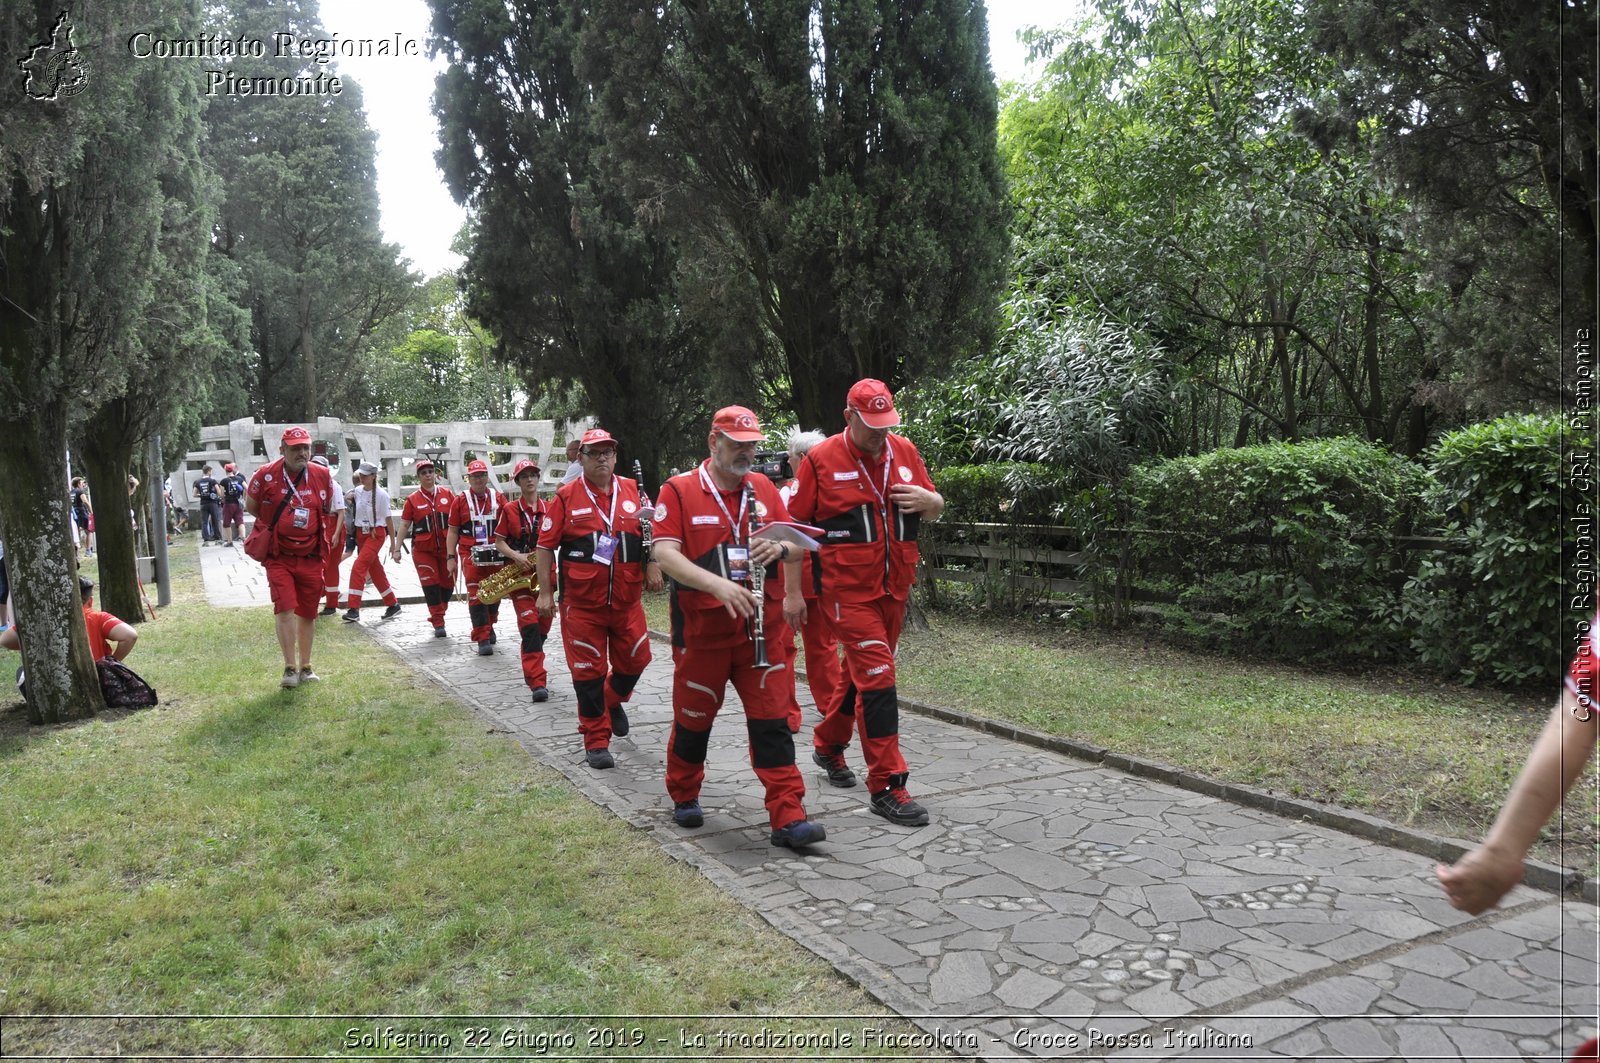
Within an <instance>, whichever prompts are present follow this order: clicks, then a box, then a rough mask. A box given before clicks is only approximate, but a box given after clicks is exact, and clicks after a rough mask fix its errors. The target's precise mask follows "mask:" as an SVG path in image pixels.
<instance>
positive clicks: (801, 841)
mask: <svg viewBox="0 0 1600 1063" xmlns="http://www.w3.org/2000/svg"><path fill="white" fill-rule="evenodd" d="M827 837H828V832H827V831H825V830H823V829H822V824H820V823H812V822H810V821H809V820H804V819H797V820H795V821H794V822H793V823H791V824H789V825H788V826H787V827H781V828H779V829H778V830H775V831H773V832H772V844H773V845H785V846H788V847H789V848H790V849H798V848H800V847H801V846H804V845H811V844H814V843H816V842H820V841H822V840H824V839H826V838H827Z"/></svg>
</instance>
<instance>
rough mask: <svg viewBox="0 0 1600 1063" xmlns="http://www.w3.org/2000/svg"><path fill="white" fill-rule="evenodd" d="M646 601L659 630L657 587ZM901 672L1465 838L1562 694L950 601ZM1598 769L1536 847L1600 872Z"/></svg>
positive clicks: (901, 676)
mask: <svg viewBox="0 0 1600 1063" xmlns="http://www.w3.org/2000/svg"><path fill="white" fill-rule="evenodd" d="M647 609H648V611H649V612H650V617H651V624H652V626H653V627H656V628H657V630H664V629H665V624H666V622H667V621H666V613H667V610H666V604H665V596H657V597H654V598H652V599H651V600H650V601H649V602H648V604H647ZM801 667H802V668H803V667H804V661H803V660H802V662H801ZM896 675H897V678H898V680H899V689H900V692H901V694H902V695H904V696H906V697H908V698H913V699H917V700H920V701H925V702H928V703H931V704H937V705H943V706H947V707H949V708H954V709H960V710H963V711H965V712H969V713H972V714H974V715H977V716H983V717H987V718H991V719H998V720H1008V721H1011V722H1014V723H1017V724H1020V725H1022V726H1025V727H1027V728H1029V729H1031V730H1035V731H1039V732H1042V733H1045V734H1050V735H1061V736H1065V737H1070V738H1073V739H1077V740H1080V741H1084V742H1088V743H1092V744H1096V745H1101V746H1105V747H1107V748H1109V749H1111V750H1113V751H1115V752H1118V753H1125V754H1130V755H1135V756H1143V757H1148V758H1151V759H1154V760H1159V761H1164V762H1166V763H1169V764H1173V765H1176V766H1179V767H1183V768H1187V769H1190V770H1192V771H1196V772H1199V773H1201V774H1203V775H1206V776H1209V777H1211V778H1214V779H1218V780H1222V781H1225V782H1236V783H1247V784H1250V785H1254V786H1260V787H1263V788H1266V789H1271V790H1274V791H1277V792H1279V793H1284V794H1289V795H1293V796H1296V797H1304V798H1310V799H1313V800H1318V801H1324V802H1329V803H1332V804H1337V805H1342V806H1345V807H1347V808H1353V809H1358V810H1360V811H1364V812H1367V813H1371V814H1374V815H1378V816H1382V817H1384V818H1386V819H1390V820H1392V821H1395V822H1398V823H1404V824H1408V825H1412V826H1415V827H1418V828H1421V829H1424V830H1428V831H1432V832H1434V833H1439V834H1445V835H1449V836H1453V837H1459V838H1464V839H1469V840H1471V839H1475V838H1478V837H1481V836H1482V834H1483V832H1484V831H1485V830H1486V829H1487V828H1488V826H1489V824H1490V823H1491V822H1492V821H1493V819H1494V817H1495V815H1496V813H1497V812H1498V811H1499V809H1500V804H1501V802H1502V801H1503V800H1504V798H1505V794H1506V791H1507V790H1508V789H1509V787H1510V785H1511V781H1512V779H1514V778H1515V777H1516V774H1517V772H1518V771H1519V770H1520V769H1521V767H1522V762H1523V759H1524V758H1525V757H1526V755H1527V752H1528V749H1529V747H1530V746H1531V745H1532V743H1533V739H1534V737H1535V736H1536V735H1537V734H1538V732H1539V730H1540V728H1541V727H1543V725H1544V721H1545V718H1546V716H1547V715H1548V714H1549V711H1550V706H1551V705H1552V704H1554V701H1555V697H1556V691H1555V690H1551V691H1549V692H1548V696H1544V695H1541V696H1538V697H1529V696H1527V695H1518V694H1514V693H1507V692H1504V691H1495V690H1479V689H1473V688H1468V687H1463V686H1460V685H1458V684H1452V683H1448V682H1446V681H1444V680H1442V679H1430V678H1427V677H1425V676H1420V675H1417V674H1411V673H1406V672H1402V671H1398V670H1378V671H1373V672H1370V673H1368V674H1365V675H1351V674H1338V673H1330V672H1328V671H1324V670H1316V669H1310V668H1296V667H1293V666H1290V665H1284V664H1274V663H1269V662H1259V661H1241V660H1236V659H1233V658H1229V657H1224V656H1221V655H1210V654H1201V653H1195V652H1190V651H1185V650H1182V649H1178V648H1175V647H1173V646H1172V645H1170V644H1168V643H1166V642H1164V641H1162V640H1161V639H1160V638H1159V637H1158V636H1154V635H1152V634H1150V633H1148V632H1142V631H1139V630H1137V629H1136V630H1134V631H1131V632H1128V633H1120V634H1110V633H1101V632H1097V631H1081V630H1077V629H1074V628H1071V627H1067V626H1064V625H1060V624H1043V623H1029V622H1023V621H1007V620H1002V619H997V618H995V617H992V616H984V615H981V614H977V613H968V612H962V611H960V610H959V609H956V608H951V609H948V610H946V611H943V612H935V613H933V614H931V615H930V616H929V630H927V631H912V630H910V629H909V627H908V629H907V630H906V631H905V633H904V634H903V635H902V637H901V641H900V652H899V658H898V661H897V663H896ZM902 726H915V724H910V725H906V724H902ZM1597 768H1600V764H1597V765H1595V766H1592V767H1591V770H1590V771H1588V772H1587V773H1586V776H1585V778H1584V779H1583V780H1581V781H1580V782H1579V784H1578V785H1577V786H1575V787H1574V788H1573V791H1572V793H1571V794H1570V795H1569V796H1568V799H1567V802H1566V805H1565V807H1564V808H1563V810H1562V813H1561V815H1560V816H1559V817H1558V818H1557V819H1555V820H1553V821H1552V823H1551V825H1550V827H1549V828H1547V829H1546V831H1545V834H1544V837H1543V839H1542V841H1541V843H1540V845H1539V846H1538V848H1537V850H1536V851H1535V854H1534V855H1535V856H1537V857H1539V858H1540V859H1543V860H1548V861H1551V862H1552V863H1558V864H1565V865H1567V866H1570V867H1573V868H1575V869H1578V870H1581V871H1583V872H1585V873H1586V874H1591V875H1592V874H1594V873H1595V872H1596V871H1597V870H1600V852H1597V846H1600V830H1597V815H1596V810H1597V809H1600V788H1597V785H1596V784H1597V780H1600V771H1597V770H1596V769H1597ZM911 769H912V772H913V775H914V774H915V771H916V765H915V764H912V765H911ZM913 785H914V784H913Z"/></svg>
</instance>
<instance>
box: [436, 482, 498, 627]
mask: <svg viewBox="0 0 1600 1063" xmlns="http://www.w3.org/2000/svg"><path fill="white" fill-rule="evenodd" d="M503 501H504V500H503V499H501V497H500V492H499V491H492V490H490V489H489V466H488V464H487V463H485V462H483V461H481V460H479V461H473V462H470V463H469V464H468V465H467V489H466V490H465V491H463V492H461V493H460V494H459V495H457V496H456V498H455V501H454V502H453V503H451V506H450V530H449V532H448V534H447V539H446V542H445V564H446V565H447V566H449V568H448V571H447V572H446V575H448V576H449V577H450V586H451V587H454V586H455V582H456V573H457V572H458V571H459V572H460V573H461V574H462V575H463V576H464V577H466V581H467V615H468V616H470V617H471V618H472V641H473V642H475V643H477V645H478V654H479V656H482V657H488V656H490V655H492V654H493V653H494V642H495V635H494V623H495V621H496V620H499V619H500V603H499V602H495V603H494V604H493V605H484V604H482V603H481V602H479V601H478V581H479V580H480V579H482V578H483V577H485V576H487V575H488V574H489V573H491V572H493V571H495V570H496V569H498V568H500V565H498V564H495V563H492V562H491V563H488V564H483V565H480V564H478V563H477V562H475V561H473V559H472V553H473V551H474V550H479V551H483V552H484V553H490V552H494V529H495V526H496V525H497V524H499V523H500V507H501V504H502V502H503Z"/></svg>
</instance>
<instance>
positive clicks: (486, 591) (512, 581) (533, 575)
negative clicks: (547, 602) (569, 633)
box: [478, 565, 539, 605]
mask: <svg viewBox="0 0 1600 1063" xmlns="http://www.w3.org/2000/svg"><path fill="white" fill-rule="evenodd" d="M523 590H525V591H527V592H529V593H530V594H537V593H538V592H539V570H538V569H534V570H533V571H531V572H524V571H522V569H521V568H519V567H518V566H516V565H507V566H505V567H504V568H497V569H495V570H494V571H493V572H491V573H489V574H488V575H487V576H485V577H483V579H481V580H479V581H478V601H479V602H481V603H482V604H484V605H493V604H494V603H495V602H498V601H499V600H500V599H502V598H504V597H506V596H507V595H510V594H515V593H516V592H517V591H523Z"/></svg>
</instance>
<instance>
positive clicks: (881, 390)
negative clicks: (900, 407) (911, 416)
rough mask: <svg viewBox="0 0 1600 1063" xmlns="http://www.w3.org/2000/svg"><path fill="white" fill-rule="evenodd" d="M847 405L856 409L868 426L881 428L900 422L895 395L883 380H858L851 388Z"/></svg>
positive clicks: (890, 426)
mask: <svg viewBox="0 0 1600 1063" xmlns="http://www.w3.org/2000/svg"><path fill="white" fill-rule="evenodd" d="M845 405H847V406H849V407H850V408H851V409H852V410H854V411H855V412H856V416H858V417H860V418H861V420H862V421H863V422H864V423H865V424H866V426H867V427H868V428H877V429H880V430H881V429H884V428H893V427H894V426H895V425H897V424H899V423H900V413H899V411H897V410H896V409H895V408H894V396H893V395H891V394H890V393H889V385H888V384H885V383H884V382H883V381H881V380H873V379H872V378H871V377H868V378H867V379H865V380H858V381H856V382H855V384H854V385H853V386H852V387H851V388H850V394H849V396H848V397H846V399H845Z"/></svg>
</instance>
